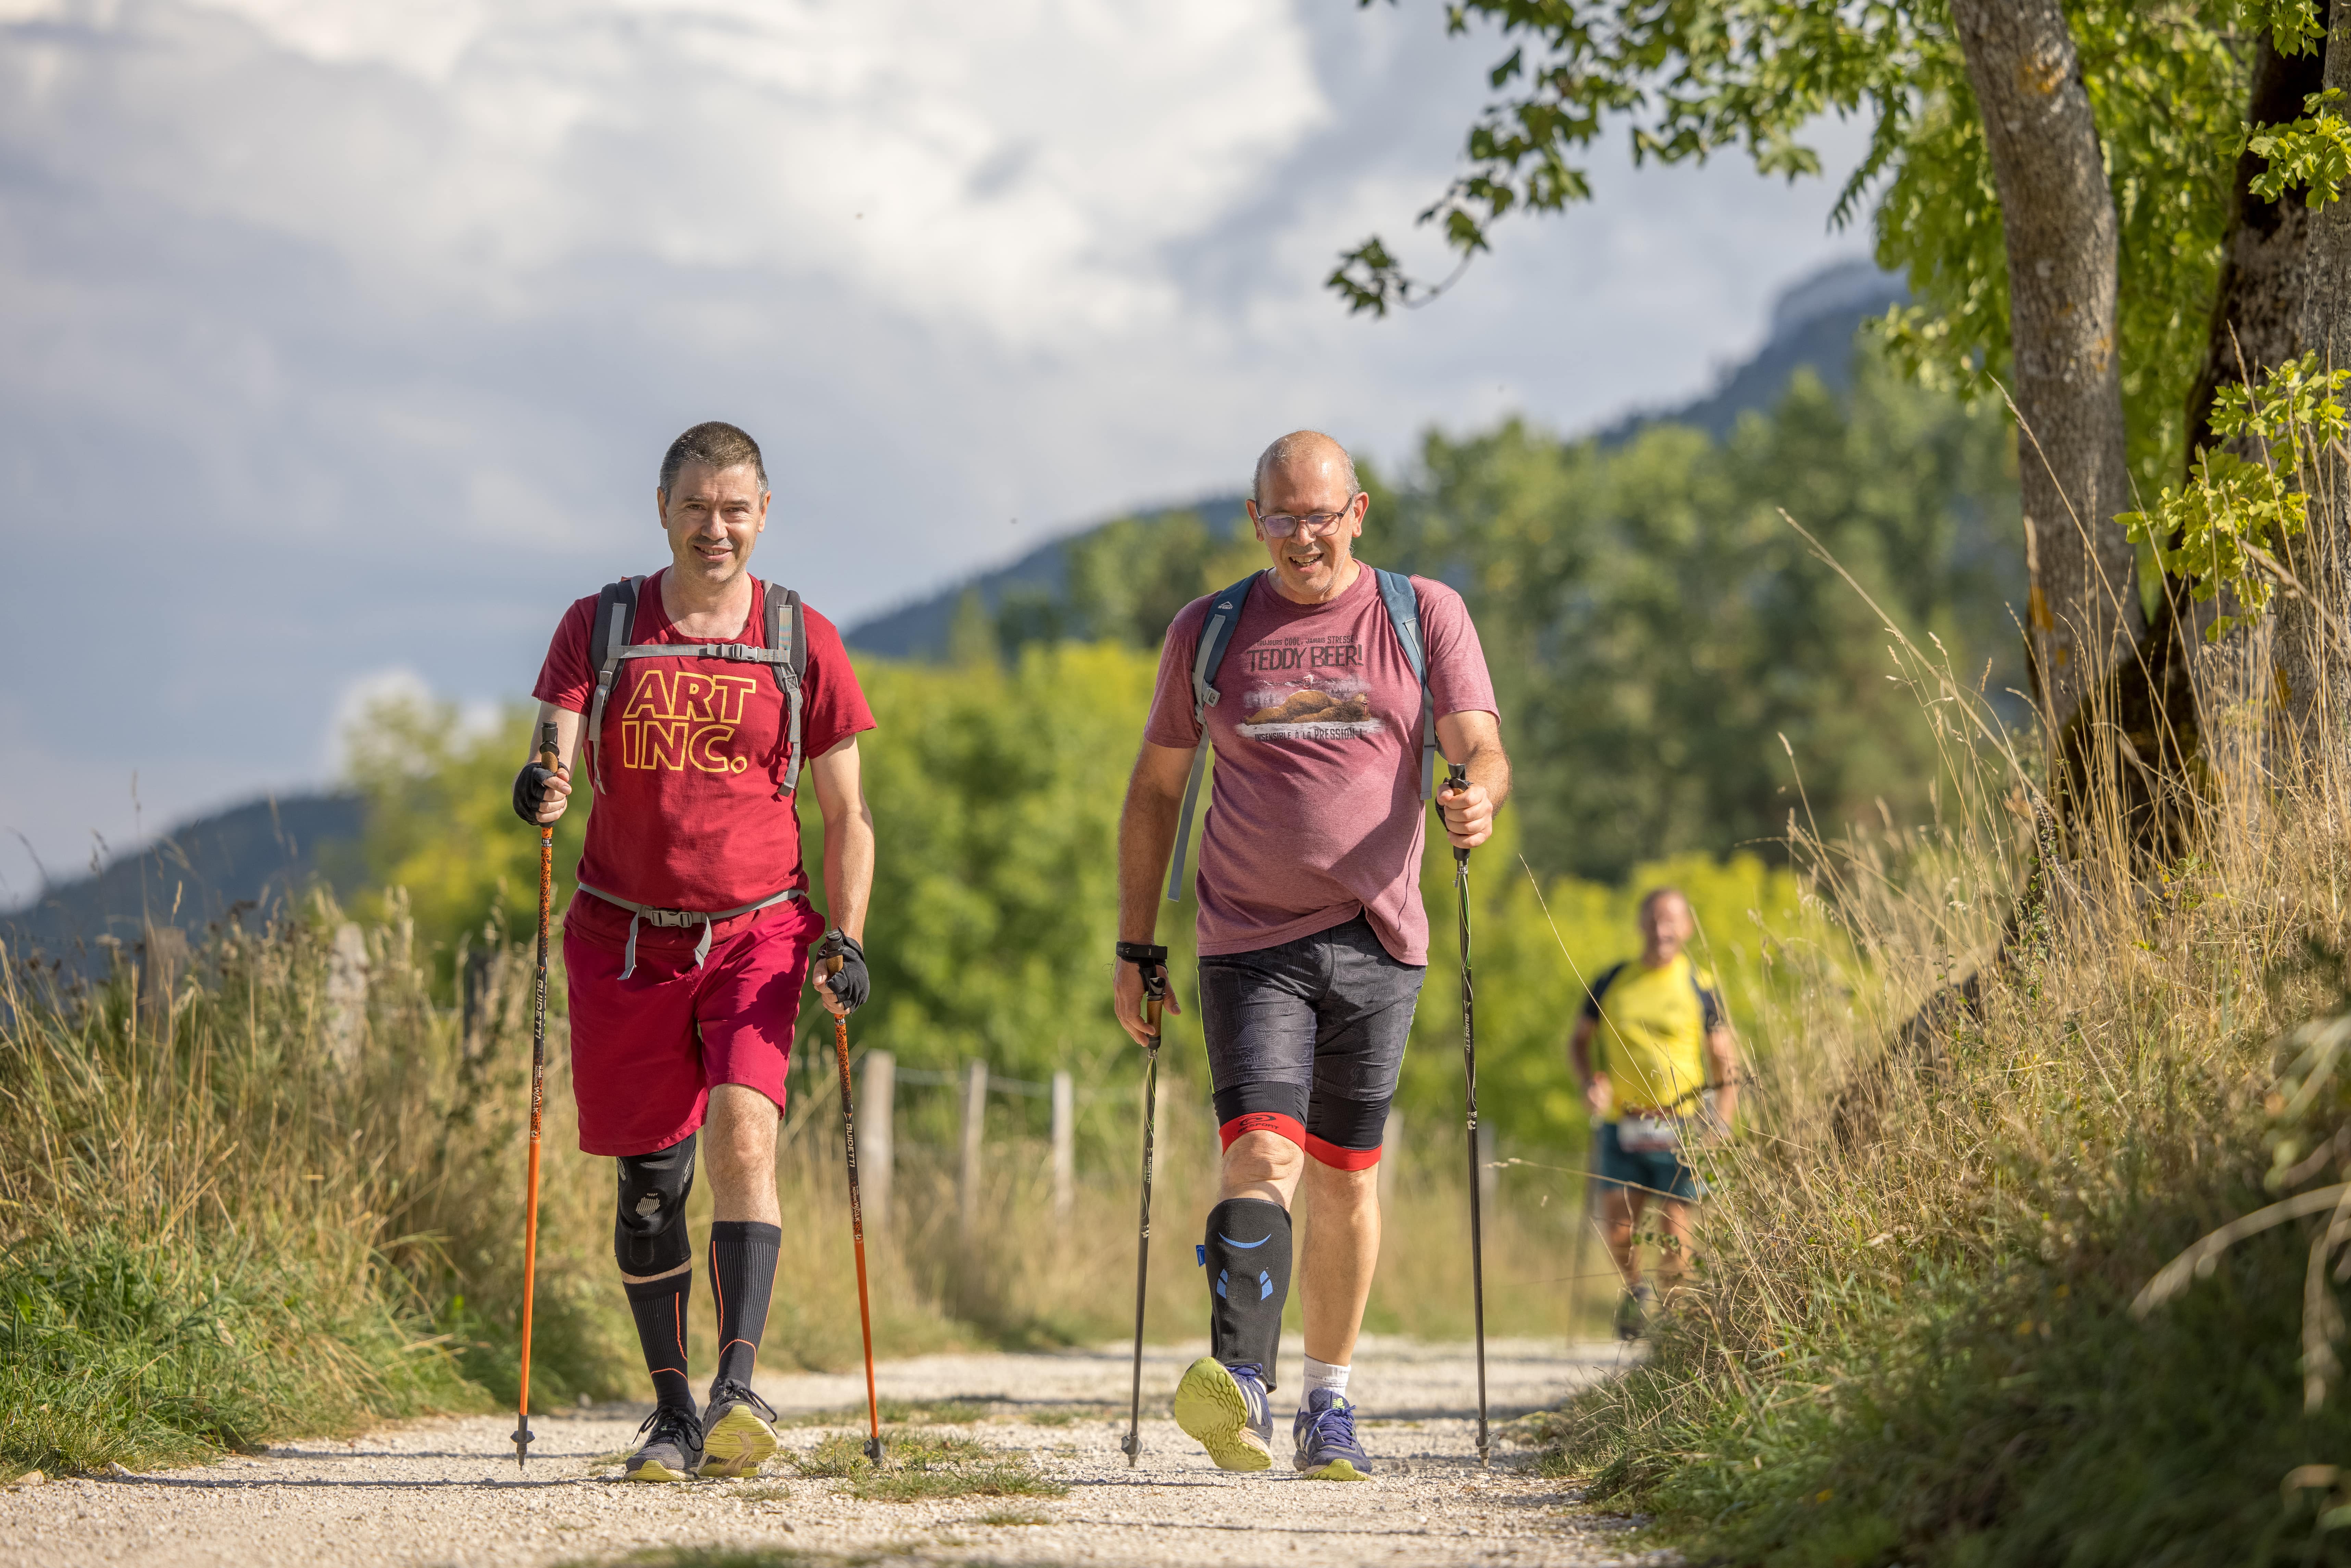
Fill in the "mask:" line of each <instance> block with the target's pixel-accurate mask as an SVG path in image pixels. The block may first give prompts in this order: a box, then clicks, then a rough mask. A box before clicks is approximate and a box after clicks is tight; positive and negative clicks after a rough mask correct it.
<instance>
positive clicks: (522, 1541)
mask: <svg viewBox="0 0 2351 1568" xmlns="http://www.w3.org/2000/svg"><path fill="white" fill-rule="evenodd" d="M1201 1348H1203V1347H1199V1346H1193V1347H1174V1348H1160V1349H1155V1350H1153V1351H1152V1352H1151V1353H1150V1354H1149V1355H1148V1357H1147V1359H1146V1362H1145V1364H1144V1412H1145V1418H1144V1454H1143V1460H1142V1464H1141V1465H1140V1466H1139V1467H1138V1468H1136V1469H1132V1470H1130V1469H1128V1468H1127V1466H1126V1460H1125V1456H1124V1455H1123V1454H1122V1453H1121V1452H1120V1451H1119V1448H1118V1443H1119V1438H1120V1437H1122V1436H1123V1433H1124V1431H1125V1420H1124V1416H1123V1411H1124V1407H1125V1398H1126V1381H1127V1376H1128V1365H1129V1364H1128V1361H1127V1358H1126V1355H1125V1354H1124V1352H1123V1350H1119V1349H1103V1350H1097V1351H1085V1352H1072V1353H1068V1354H1050V1355H1005V1354H990V1355H937V1356H924V1357H920V1358H918V1359H914V1360H911V1361H904V1362H897V1363H893V1364H889V1365H887V1366H885V1367H883V1370H882V1374H881V1385H882V1390H883V1396H884V1397H894V1398H898V1399H905V1400H925V1401H935V1400H944V1399H948V1398H958V1399H964V1400H970V1401H974V1402H978V1403H982V1404H984V1405H986V1406H987V1411H988V1415H987V1418H985V1419H981V1420H977V1421H974V1422H971V1423H969V1424H967V1425H963V1426H959V1427H925V1428H924V1429H925V1430H938V1431H953V1432H956V1433H957V1434H960V1435H964V1436H968V1437H975V1438H977V1439H978V1440H979V1441H980V1442H982V1443H984V1444H986V1445H987V1446H988V1447H989V1448H995V1449H1001V1450H1004V1451H1005V1452H1007V1453H1010V1454H1020V1455H1026V1456H1028V1457H1029V1458H1032V1459H1033V1460H1034V1461H1035V1463H1036V1464H1037V1466H1038V1467H1039V1468H1040V1469H1041V1470H1043V1471H1044V1472H1045V1473H1046V1474H1047V1475H1049V1476H1050V1477H1052V1478H1053V1479H1058V1480H1061V1481H1063V1482H1066V1483H1067V1484H1068V1485H1069V1488H1070V1490H1069V1492H1068V1495H1066V1496H1064V1497H1060V1498H1020V1497H1015V1498H985V1497H961V1498H950V1499H942V1500H930V1501H924V1502H914V1503H896V1502H883V1501H860V1500H855V1499H853V1498H851V1497H849V1496H847V1495H845V1492H844V1490H843V1483H841V1482H840V1481H837V1480H827V1479H801V1478H799V1477H797V1476H796V1475H795V1474H794V1473H793V1471H792V1469H791V1467H790V1466H789V1464H786V1463H784V1462H783V1460H782V1457H781V1456H779V1457H778V1459H777V1460H776V1461H774V1462H771V1463H770V1464H769V1466H768V1474H767V1475H766V1476H764V1477H762V1478H760V1479H757V1480H751V1481H703V1482H695V1483H692V1484H687V1485H675V1486H626V1485H621V1484H617V1483H616V1482H614V1481H612V1480H611V1479H610V1478H611V1477H614V1476H617V1475H618V1473H619V1467H618V1465H617V1464H616V1463H612V1462H610V1461H609V1460H608V1459H607V1458H606V1456H610V1455H611V1454H613V1453H615V1452H616V1451H618V1450H622V1449H625V1448H628V1447H630V1446H631V1444H632V1437H633V1435H634V1433H635V1431H636V1426H637V1421H638V1419H639V1418H640V1416H642V1415H643V1408H642V1407H638V1408H628V1407H623V1406H607V1407H600V1408H597V1409H592V1410H583V1411H580V1412H579V1413H578V1414H576V1415H565V1416H537V1417H534V1419H533V1423H532V1424H533V1426H534V1427H536V1429H537V1431H538V1442H537V1443H536V1444H535V1445H534V1447H533V1449H532V1455H533V1458H532V1460H531V1465H530V1469H529V1472H528V1475H517V1471H516V1468H515V1463H514V1458H513V1455H514V1449H513V1446H512V1445H511V1443H509V1442H508V1441H507V1434H508V1433H509V1432H510V1431H512V1429H513V1418H512V1417H511V1416H506V1417H493V1416H475V1417H469V1418H465V1419H460V1420H434V1421H420V1422H414V1423H410V1424H407V1425H404V1426H401V1427H388V1428H385V1429H383V1430H381V1431H378V1432H375V1433H373V1434H371V1435H370V1436H368V1437H362V1438H360V1439H358V1440H357V1441H355V1442H350V1443H340V1442H335V1443H327V1442H311V1443H293V1444H287V1445H284V1446H281V1447H277V1448H271V1449H270V1450H269V1451H268V1452H267V1453H266V1454H265V1455H262V1456H259V1457H256V1458H232V1459H228V1460H225V1461H224V1462H223V1463H220V1464H216V1465H211V1466H206V1467H203V1468H200V1469H183V1470H167V1471H161V1472H158V1473H155V1474H152V1475H128V1474H124V1475H115V1476H108V1477H96V1478H85V1479H71V1480H60V1481H52V1482H49V1483H48V1484H47V1485H43V1486H37V1487H26V1488H20V1489H16V1490H0V1564H17V1563H23V1564H26V1565H28V1568H29V1565H31V1564H41V1565H42V1568H72V1565H78V1564H85V1563H88V1564H98V1563H141V1564H146V1563H153V1564H163V1565H170V1568H197V1565H205V1568H210V1565H213V1564H218V1565H221V1568H358V1565H360V1564H373V1563H397V1564H418V1565H424V1564H439V1563H455V1564H465V1565H466V1568H473V1565H475V1564H481V1565H489V1564H499V1565H504V1564H541V1563H549V1564H552V1563H606V1562H610V1561H613V1560H616V1559H621V1558H625V1557H628V1556H631V1555H632V1554H636V1553H640V1552H647V1551H648V1550H653V1551H654V1552H655V1556H654V1561H656V1562H665V1561H668V1557H667V1555H666V1553H664V1552H661V1551H660V1550H659V1549H664V1548H667V1549H677V1550H684V1551H692V1550H693V1549H726V1550H728V1551H730V1552H740V1553H745V1554H746V1555H744V1556H737V1557H733V1558H730V1559H729V1563H730V1568H751V1565H752V1564H760V1563H770V1562H772V1563H774V1564H776V1565H777V1568H782V1565H783V1564H787V1563H808V1562H817V1563H822V1562H827V1561H833V1560H853V1561H856V1562H859V1563H872V1562H876V1561H893V1562H895V1561H904V1562H925V1563H958V1562H968V1561H981V1562H987V1563H1073V1562H1085V1563H1151V1564H1190V1563H1198V1564H1202V1565H1204V1568H1205V1565H1207V1564H1219V1565H1221V1564H1227V1563H1291V1562H1295V1563H1328V1564H1332V1565H1334V1568H1335V1565H1340V1564H1354V1563H1375V1564H1383V1565H1384V1564H1399V1565H1401V1564H1421V1563H1513V1564H1515V1563H1574V1564H1584V1563H1619V1562H1624V1561H1626V1560H1627V1559H1626V1556H1625V1552H1624V1551H1623V1548H1622V1544H1621V1536H1622V1531H1623V1526H1622V1525H1621V1523H1619V1522H1617V1521H1610V1520H1605V1519H1601V1518H1595V1517H1592V1516H1588V1515H1583V1514H1582V1513H1581V1512H1580V1511H1573V1510H1571V1508H1570V1507H1569V1505H1571V1504H1573V1502H1574V1500H1575V1496H1574V1493H1573V1490H1572V1489H1570V1488H1568V1487H1566V1486H1564V1485H1563V1484H1562V1483H1560V1482H1557V1481H1547V1480H1542V1479H1537V1478H1534V1477H1531V1476H1530V1475H1528V1474H1526V1473H1525V1472H1524V1471H1523V1470H1522V1469H1519V1468H1517V1466H1516V1464H1515V1463H1514V1461H1522V1460H1523V1458H1524V1455H1523V1452H1522V1451H1520V1450H1517V1449H1514V1448H1511V1447H1510V1446H1509V1445H1507V1444H1500V1445H1498V1446H1497V1452H1496V1457H1497V1461H1498V1462H1497V1464H1496V1465H1495V1467H1494V1469H1491V1470H1489V1471H1480V1470H1479V1469H1478V1468H1477V1467H1476V1465H1475V1463H1474V1454H1473V1448H1474V1441H1475V1425H1476V1424H1475V1421H1474V1419H1473V1418H1472V1417H1473V1415H1474V1411H1475V1394H1474V1390H1475V1386H1476V1384H1475V1373H1474V1364H1473V1362H1472V1360H1471V1358H1470V1355H1469V1353H1468V1346H1466V1345H1420V1344H1413V1343H1405V1342H1399V1341H1384V1342H1383V1341H1377V1340H1371V1339H1367V1340H1366V1341H1365V1342H1364V1345H1363V1347H1362V1348H1361V1349H1360V1350H1359V1351H1358V1353H1357V1355H1356V1362H1355V1364H1356V1369H1357V1370H1356V1372H1355V1386H1354V1388H1353V1393H1355V1394H1356V1396H1358V1398H1359V1399H1360V1401H1361V1402H1362V1404H1363V1405H1364V1407H1365V1411H1366V1414H1367V1416H1371V1417H1373V1419H1372V1420H1371V1421H1370V1422H1369V1424H1368V1425H1367V1426H1366V1427H1365V1429H1364V1438H1365V1442H1366V1445H1367V1447H1369V1448H1370V1449H1371V1451H1372V1453H1373V1455H1374V1458H1377V1459H1379V1460H1380V1461H1382V1467H1383V1468H1382V1469H1381V1472H1380V1474H1379V1475H1378V1477H1377V1478H1376V1479H1374V1480H1372V1481H1369V1482H1366V1483H1363V1484H1358V1485H1352V1486H1349V1485H1336V1484H1331V1483H1326V1482H1313V1481H1302V1480H1299V1479H1296V1478H1295V1477H1294V1476H1292V1475H1290V1473H1289V1472H1288V1471H1287V1469H1283V1468H1280V1463H1281V1461H1280V1459H1278V1460H1277V1469H1275V1470H1273V1471H1271V1472H1269V1473H1267V1474H1263V1475H1256V1476H1233V1475H1226V1474H1223V1473H1222V1472H1219V1471H1218V1470H1217V1469H1215V1468H1214V1467H1213V1466H1211V1465H1210V1464H1209V1463H1208V1461H1207V1457H1206V1456H1205V1455H1203V1454H1202V1453H1201V1452H1200V1451H1199V1449H1198V1448H1197V1447H1196V1445H1194V1444H1193V1443H1192V1442H1191V1441H1190V1440H1189V1439H1187V1438H1186V1437H1185V1436H1184V1435H1183V1433H1181V1432H1180V1431H1178V1430H1177V1429H1176V1428H1175V1423H1174V1422H1173V1421H1171V1420H1169V1419H1168V1418H1167V1415H1166V1412H1167V1401H1168V1397H1169V1396H1170V1394H1171V1393H1172V1392H1173V1391H1174V1388H1175V1379H1176V1377H1177V1375H1179V1374H1180V1372H1181V1371H1182V1369H1183V1367H1184V1366H1185V1364H1186V1363H1187V1362H1188V1361H1189V1359H1190V1357H1191V1356H1192V1355H1195V1354H1199V1351H1200V1349H1201ZM1616 1364H1618V1362H1617V1353H1616V1351H1615V1350H1614V1347H1612V1346H1603V1345H1584V1346H1573V1347H1571V1346H1569V1345H1566V1344H1564V1343H1555V1342H1536V1341H1524V1340H1520V1341H1501V1342H1496V1343H1492V1344H1489V1355H1488V1368H1489V1387H1490V1389H1491V1394H1492V1406H1493V1409H1494V1412H1495V1414H1496V1416H1497V1418H1501V1417H1505V1416H1511V1415H1517V1414H1520V1413H1522V1412H1525V1411H1529V1410H1532V1409H1538V1408H1541V1407H1543V1406H1548V1405H1551V1404H1553V1403H1555V1402H1557V1400H1558V1399H1559V1398H1560V1397H1561V1396H1562V1395H1564V1394H1565V1393H1567V1392H1568V1391H1569V1390H1570V1389H1571V1388H1573V1387H1575V1386H1579V1385H1582V1384H1583V1383H1586V1382H1588V1381H1590V1380H1591V1379H1593V1377H1595V1376H1600V1375H1605V1374H1606V1373H1607V1372H1608V1371H1609V1370H1610V1369H1611V1368H1612V1367H1614V1366H1615V1365H1616ZM758 1381H759V1386H760V1389H761V1392H762V1393H764V1394H766V1395H767V1396H768V1397H769V1398H770V1399H771V1400H773V1401H774V1402H775V1404H776V1406H777V1407H778V1410H780V1411H783V1412H784V1413H786V1414H787V1415H789V1414H792V1413H796V1412H814V1411H821V1410H830V1409H837V1408H839V1407H841V1406H845V1405H847V1404H849V1403H850V1402H851V1401H852V1399H853V1400H855V1401H856V1402H857V1403H858V1404H859V1405H861V1406H862V1404H863V1401H864V1385H863V1380H862V1377H857V1376H851V1377H839V1376H819V1375H766V1374H764V1373H763V1374H762V1375H761V1376H760V1378H759V1380H758ZM1294 1405H1295V1398H1294V1396H1292V1391H1291V1390H1290V1388H1288V1387H1287V1386H1285V1387H1284V1388H1283V1389H1282V1390H1280V1392H1278V1393H1277V1394H1276V1395H1275V1407H1276V1410H1277V1411H1278V1412H1279V1413H1280V1419H1279V1420H1278V1422H1277V1431H1276V1446H1277V1453H1278V1454H1279V1455H1280V1456H1281V1457H1282V1458H1286V1457H1287V1443H1288V1431H1289V1419H1288V1412H1289V1411H1290V1409H1291V1408H1292V1407H1293V1406H1294ZM1073 1407H1075V1409H1074V1413H1073ZM1113 1410H1115V1411H1116V1412H1117V1414H1116V1416H1115V1417H1114V1416H1113ZM861 1414H862V1413H861ZM860 1425H861V1426H862V1421H861V1423H860ZM828 1430H829V1429H828V1428H823V1427H794V1428H791V1429H789V1430H787V1431H786V1432H785V1433H784V1434H783V1436H784V1440H785V1443H786V1445H787V1447H788V1448H790V1449H794V1450H802V1451H805V1450H807V1449H810V1448H814V1447H815V1445H816V1444H817V1443H818V1441H820V1439H821V1438H822V1437H824V1436H825V1435H826V1433H827V1431H828ZM830 1430H840V1428H837V1427H836V1428H830ZM990 1516H995V1518H996V1519H998V1520H999V1521H1001V1520H1006V1519H1014V1520H1018V1521H1021V1522H988V1520H989V1518H990ZM689 1561H691V1559H689Z"/></svg>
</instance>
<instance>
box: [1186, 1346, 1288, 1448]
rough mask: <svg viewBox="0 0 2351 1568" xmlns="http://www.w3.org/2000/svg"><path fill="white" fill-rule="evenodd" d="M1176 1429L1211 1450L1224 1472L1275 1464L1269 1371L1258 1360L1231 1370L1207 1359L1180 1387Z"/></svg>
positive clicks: (1192, 1367)
mask: <svg viewBox="0 0 2351 1568" xmlns="http://www.w3.org/2000/svg"><path fill="white" fill-rule="evenodd" d="M1175 1425H1177V1426H1178V1427H1183V1428H1184V1430H1185V1431H1186V1433H1187V1434H1189V1435H1190V1436H1191V1437H1194V1438H1196V1439H1197V1440H1198V1442H1199V1444H1200V1446H1201V1447H1202V1448H1207V1450H1208V1458H1212V1459H1214V1460H1216V1461H1217V1469H1220V1470H1262V1469H1271V1468H1272V1466H1273V1410H1272V1407H1271V1406H1269V1405H1268V1404H1267V1403H1266V1397H1265V1372H1264V1369H1263V1368H1261V1367H1259V1365H1258V1364H1257V1363H1255V1362H1253V1361H1244V1362H1241V1363H1239V1364H1236V1365H1233V1366H1227V1365H1225V1364H1223V1363H1222V1362H1220V1361H1218V1360H1217V1359H1216V1357H1214V1356H1208V1355H1204V1356H1202V1357H1201V1358H1200V1359H1199V1360H1197V1361H1196V1362H1194V1363H1193V1364H1191V1365H1190V1366H1188V1367H1186V1369H1185V1371H1184V1381H1183V1382H1181V1383H1179V1384H1177V1385H1175Z"/></svg>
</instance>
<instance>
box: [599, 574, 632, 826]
mask: <svg viewBox="0 0 2351 1568" xmlns="http://www.w3.org/2000/svg"><path fill="white" fill-rule="evenodd" d="M643 583H644V579H643V578H642V577H624V578H622V579H621V580H620V581H618V582H608V583H606V584H605V585H604V589H603V591H602V592H601V593H599V594H597V595H596V618H595V620H594V622H591V623H590V626H589V628H588V656H589V657H590V658H591V659H593V660H594V661H595V662H596V700H595V702H594V703H593V704H592V705H591V706H590V708H589V710H588V740H589V743H590V745H592V746H593V747H595V748H596V749H595V752H594V754H593V756H592V757H591V758H590V761H591V763H592V764H593V765H592V766H591V767H590V768H589V772H588V782H589V786H590V788H591V789H595V790H596V791H597V792H598V793H599V794H601V793H603V792H604V703H605V701H606V699H608V698H609V697H611V695H612V683H613V681H614V680H615V678H617V677H618V676H619V674H620V673H621V660H622V655H623V653H624V651H625V650H626V649H627V648H628V645H629V632H630V631H631V629H632V628H633V627H634V626H635V624H636V620H637V590H638V589H639V588H640V587H642V586H643Z"/></svg>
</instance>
